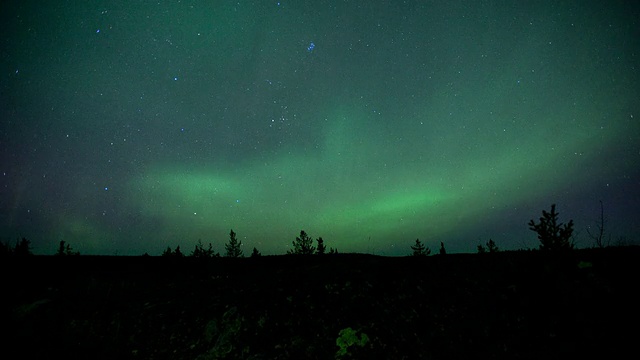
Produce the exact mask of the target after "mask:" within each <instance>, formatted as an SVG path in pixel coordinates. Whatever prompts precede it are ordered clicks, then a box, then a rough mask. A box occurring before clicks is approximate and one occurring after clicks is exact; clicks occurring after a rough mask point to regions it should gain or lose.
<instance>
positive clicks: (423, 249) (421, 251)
mask: <svg viewBox="0 0 640 360" xmlns="http://www.w3.org/2000/svg"><path fill="white" fill-rule="evenodd" d="M411 250H413V256H427V255H429V254H431V249H429V247H427V246H425V245H424V244H423V243H422V241H420V239H416V244H415V245H412V246H411Z"/></svg>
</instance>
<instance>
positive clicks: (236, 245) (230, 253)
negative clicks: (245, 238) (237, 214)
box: [224, 229, 244, 258]
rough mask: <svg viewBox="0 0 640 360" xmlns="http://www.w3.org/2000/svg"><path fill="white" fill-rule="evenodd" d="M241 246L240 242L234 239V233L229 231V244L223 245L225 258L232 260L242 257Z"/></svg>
mask: <svg viewBox="0 0 640 360" xmlns="http://www.w3.org/2000/svg"><path fill="white" fill-rule="evenodd" d="M241 246H242V241H238V239H236V233H235V232H233V229H231V232H229V242H228V243H226V244H225V245H224V248H225V250H226V251H227V254H226V255H225V256H226V257H234V258H237V257H244V255H243V254H242V249H241V248H240V247H241Z"/></svg>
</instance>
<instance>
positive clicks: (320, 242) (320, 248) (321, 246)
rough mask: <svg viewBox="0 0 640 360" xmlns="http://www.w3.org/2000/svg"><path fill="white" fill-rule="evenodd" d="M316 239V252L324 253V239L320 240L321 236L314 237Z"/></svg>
mask: <svg viewBox="0 0 640 360" xmlns="http://www.w3.org/2000/svg"><path fill="white" fill-rule="evenodd" d="M316 241H317V242H318V248H317V249H316V254H318V255H324V252H325V250H326V249H327V247H326V246H325V245H324V240H322V237H319V238H318V239H316Z"/></svg>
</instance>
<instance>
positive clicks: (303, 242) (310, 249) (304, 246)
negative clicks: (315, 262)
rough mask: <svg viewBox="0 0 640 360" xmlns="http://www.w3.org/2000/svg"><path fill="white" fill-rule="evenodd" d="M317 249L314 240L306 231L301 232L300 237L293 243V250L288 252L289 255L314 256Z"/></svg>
mask: <svg viewBox="0 0 640 360" xmlns="http://www.w3.org/2000/svg"><path fill="white" fill-rule="evenodd" d="M314 251H316V248H315V247H314V246H313V239H311V237H310V236H309V235H307V233H306V232H305V231H304V230H301V231H300V236H298V237H296V239H295V240H294V241H293V249H289V250H287V254H295V255H313V253H314Z"/></svg>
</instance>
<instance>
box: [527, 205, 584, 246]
mask: <svg viewBox="0 0 640 360" xmlns="http://www.w3.org/2000/svg"><path fill="white" fill-rule="evenodd" d="M558 215H559V213H557V212H556V204H553V205H551V212H546V211H545V210H542V217H541V218H540V223H538V224H536V223H535V222H534V221H533V220H531V221H529V229H531V230H533V231H535V232H536V233H538V240H540V250H551V251H557V250H569V249H573V243H572V242H571V235H572V234H573V220H569V222H568V223H566V224H563V223H558Z"/></svg>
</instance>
